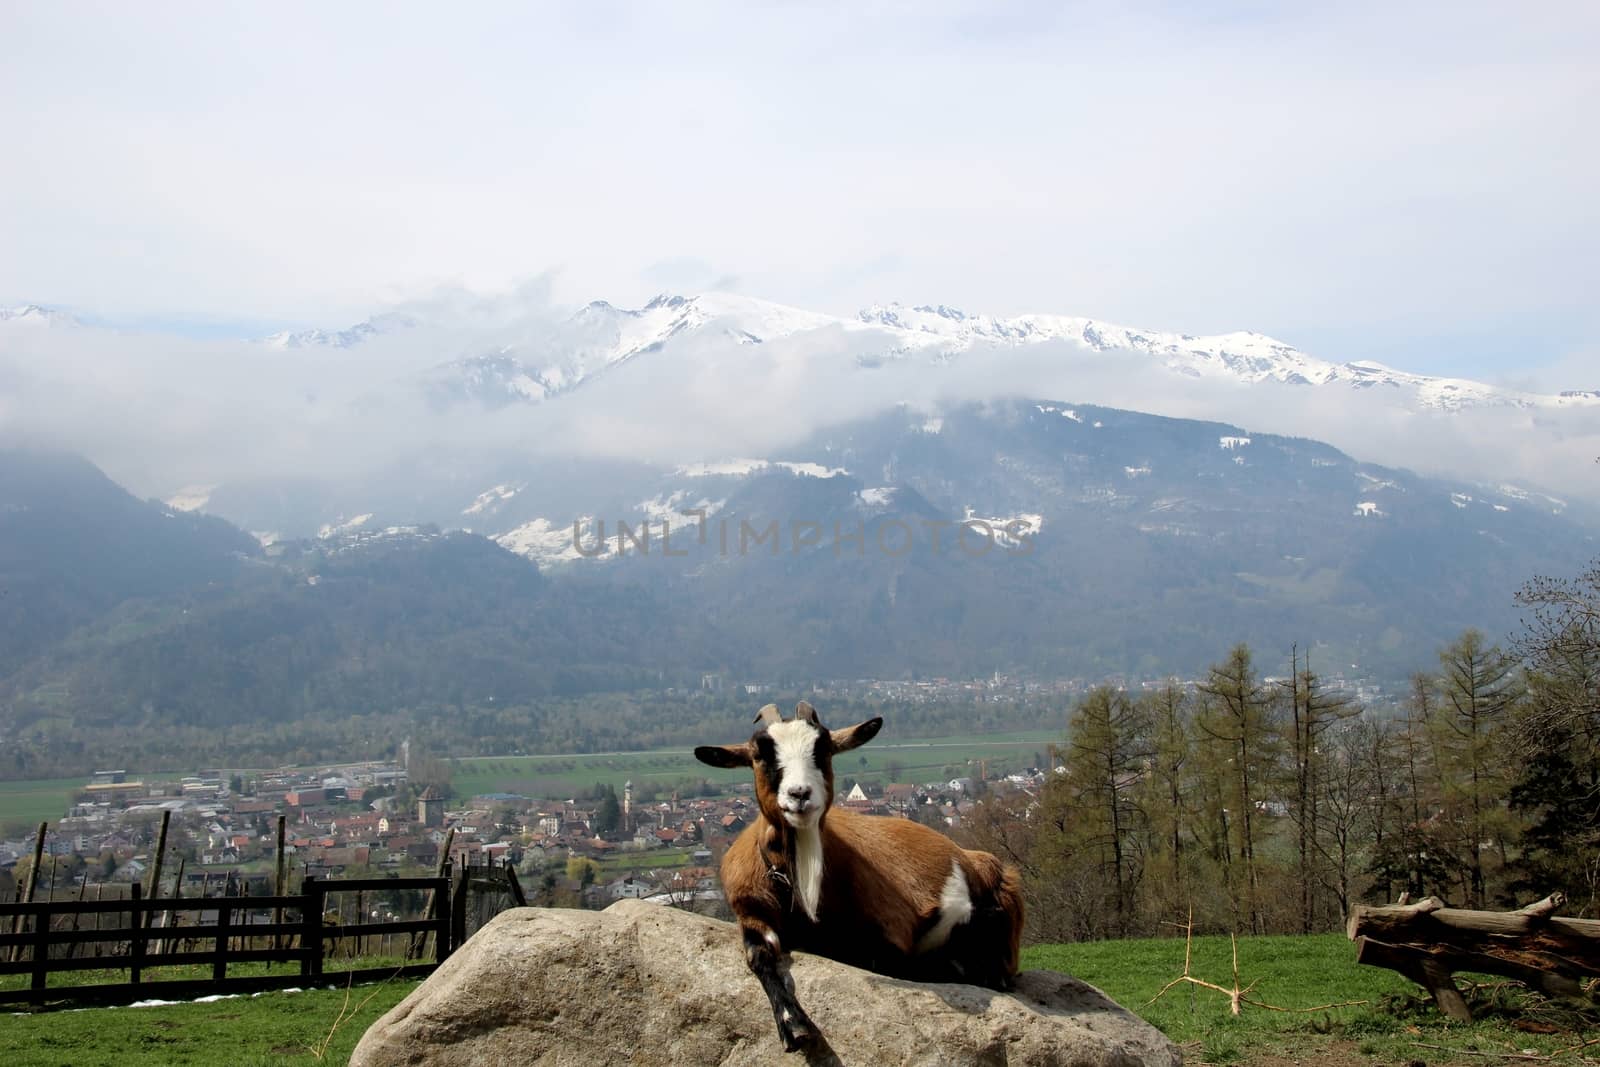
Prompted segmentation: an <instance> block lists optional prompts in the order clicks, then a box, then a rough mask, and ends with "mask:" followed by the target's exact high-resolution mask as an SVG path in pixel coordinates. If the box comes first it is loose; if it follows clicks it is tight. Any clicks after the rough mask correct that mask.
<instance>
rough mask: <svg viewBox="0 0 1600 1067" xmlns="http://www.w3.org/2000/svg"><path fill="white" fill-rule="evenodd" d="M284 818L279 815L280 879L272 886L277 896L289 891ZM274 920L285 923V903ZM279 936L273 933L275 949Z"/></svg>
mask: <svg viewBox="0 0 1600 1067" xmlns="http://www.w3.org/2000/svg"><path fill="white" fill-rule="evenodd" d="M284 818H285V816H282V815H280V816H278V879H277V881H276V882H274V883H273V886H272V895H273V896H275V897H281V896H287V895H288V893H289V886H288V879H287V878H286V877H284V871H283V823H284ZM272 921H273V922H274V923H275V924H277V925H278V926H282V925H283V905H282V904H280V905H278V909H277V911H276V912H275V913H274V914H273V916H272ZM278 937H279V935H278V934H273V935H272V947H273V948H274V949H276V948H277V947H278V945H279V941H278Z"/></svg>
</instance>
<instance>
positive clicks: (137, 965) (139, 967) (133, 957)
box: [128, 882, 144, 985]
mask: <svg viewBox="0 0 1600 1067" xmlns="http://www.w3.org/2000/svg"><path fill="white" fill-rule="evenodd" d="M128 889H129V891H130V892H131V893H132V894H133V896H132V901H133V906H132V908H131V909H130V911H131V912H132V918H133V921H132V922H131V923H129V925H130V926H131V927H133V943H132V944H131V945H129V946H128V949H129V957H130V959H129V961H128V972H129V974H128V978H129V981H130V983H131V984H133V985H138V984H139V973H140V972H141V971H143V970H144V909H143V908H141V907H140V906H139V902H140V900H141V899H142V898H143V897H144V887H142V886H141V885H139V883H138V882H134V883H133V884H132V885H131V886H129V887H128Z"/></svg>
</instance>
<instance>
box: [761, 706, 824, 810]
mask: <svg viewBox="0 0 1600 1067" xmlns="http://www.w3.org/2000/svg"><path fill="white" fill-rule="evenodd" d="M767 733H768V734H769V735H771V737H772V743H773V748H774V750H775V751H776V755H777V759H778V806H779V807H780V808H783V809H784V815H785V818H786V819H787V821H788V823H789V825H791V826H806V825H815V824H816V821H817V819H818V817H820V816H821V814H822V809H823V806H824V805H826V804H827V803H828V783H827V782H825V781H824V780H823V777H822V769H821V768H820V767H818V766H817V757H816V753H817V736H818V734H817V728H816V727H815V726H812V725H811V724H810V723H808V722H803V721H801V720H799V719H796V720H793V721H791V722H775V723H773V724H772V725H771V726H769V727H767ZM795 790H800V791H805V790H809V793H805V794H804V795H806V796H807V797H809V799H808V800H807V801H805V804H804V806H803V807H802V808H801V810H799V811H796V812H794V813H793V814H791V813H790V810H789V809H790V808H791V807H795V806H797V802H796V801H795V800H794V799H793V797H794V791H795Z"/></svg>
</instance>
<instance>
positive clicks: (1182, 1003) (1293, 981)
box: [1023, 934, 1600, 1067]
mask: <svg viewBox="0 0 1600 1067" xmlns="http://www.w3.org/2000/svg"><path fill="white" fill-rule="evenodd" d="M1183 952H1184V944H1183V941H1182V940H1181V939H1170V940H1169V939H1162V940H1140V941H1101V942H1095V943H1092V944H1081V945H1042V946H1037V947H1034V948H1030V949H1027V950H1026V951H1024V953H1023V966H1024V967H1025V968H1041V969H1048V970H1056V971H1063V972H1065V973H1068V974H1072V975H1075V976H1077V977H1079V978H1081V979H1083V980H1084V981H1086V982H1088V983H1090V984H1091V985H1094V986H1098V987H1099V988H1100V989H1102V990H1104V991H1105V992H1106V993H1107V994H1109V995H1110V996H1111V997H1112V999H1114V1000H1116V1001H1117V1002H1118V1003H1120V1004H1122V1005H1123V1006H1124V1007H1126V1008H1128V1009H1129V1010H1131V1011H1133V1012H1135V1013H1136V1014H1138V1015H1140V1016H1141V1017H1143V1018H1145V1019H1146V1020H1148V1021H1149V1022H1151V1023H1154V1024H1155V1025H1156V1026H1158V1027H1160V1029H1161V1030H1162V1031H1163V1032H1164V1033H1165V1034H1167V1036H1168V1037H1170V1038H1172V1040H1174V1041H1176V1042H1177V1043H1179V1044H1180V1045H1182V1046H1183V1047H1184V1054H1185V1062H1186V1063H1189V1064H1195V1063H1211V1064H1246V1065H1249V1064H1262V1065H1273V1067H1277V1065H1280V1064H1288V1063H1305V1064H1313V1063H1314V1064H1326V1065H1328V1067H1373V1065H1381V1064H1396V1065H1400V1064H1408V1063H1412V1062H1414V1061H1418V1060H1420V1061H1423V1062H1425V1063H1427V1064H1428V1065H1429V1067H1437V1065H1440V1064H1472V1063H1475V1064H1480V1065H1481V1064H1484V1063H1492V1062H1496V1060H1497V1058H1498V1056H1499V1054H1502V1053H1517V1052H1521V1051H1524V1050H1527V1051H1531V1052H1533V1053H1535V1054H1539V1055H1550V1054H1554V1053H1556V1052H1558V1051H1561V1050H1564V1049H1571V1048H1572V1046H1574V1045H1576V1044H1578V1043H1579V1042H1580V1041H1581V1040H1584V1039H1586V1038H1596V1037H1600V1030H1591V1031H1590V1032H1588V1033H1587V1034H1586V1035H1585V1036H1579V1035H1578V1034H1574V1033H1570V1032H1569V1033H1557V1034H1536V1033H1528V1032H1525V1031H1523V1030H1521V1029H1518V1028H1516V1026H1514V1025H1513V1023H1512V1020H1509V1019H1507V1018H1504V1017H1502V1018H1498V1019H1495V1018H1488V1019H1485V1020H1484V1021H1480V1022H1474V1023H1472V1024H1470V1025H1465V1026H1464V1025H1461V1024H1455V1023H1450V1022H1448V1021H1447V1020H1445V1019H1444V1017H1443V1016H1441V1015H1440V1014H1439V1013H1438V1012H1437V1011H1436V1010H1434V1008H1433V1007H1432V1003H1431V1001H1429V1002H1427V1007H1426V1008H1421V1007H1420V1005H1419V1004H1418V1002H1417V1000H1416V998H1417V997H1419V996H1421V995H1422V990H1421V989H1420V988H1419V987H1417V986H1415V985H1413V984H1411V983H1410V982H1408V981H1406V980H1405V979H1403V978H1401V977H1400V976H1399V975H1398V974H1395V973H1394V972H1393V971H1387V970H1382V969H1379V968H1375V967H1363V966H1360V965H1358V964H1357V963H1356V962H1355V946H1354V945H1353V944H1351V943H1350V942H1349V941H1348V940H1346V939H1345V937H1344V936H1343V935H1342V934H1321V935H1315V936H1311V937H1252V938H1244V939H1241V940H1240V942H1239V979H1240V984H1241V985H1245V986H1249V985H1250V984H1251V983H1252V982H1253V983H1255V985H1254V988H1252V989H1251V990H1250V992H1249V994H1248V995H1249V997H1251V998H1253V999H1254V1000H1257V1001H1259V1002H1261V1003H1265V1004H1270V1005H1274V1006H1276V1007H1279V1008H1289V1009H1297V1010H1295V1011H1290V1012H1278V1011H1272V1010H1269V1009H1266V1008H1261V1007H1253V1006H1251V1005H1249V1004H1246V1005H1245V1006H1244V1009H1243V1013H1242V1014H1241V1015H1239V1016H1237V1017H1235V1016H1233V1015H1232V1014H1230V1012H1229V1008H1228V998H1227V997H1226V996H1225V995H1223V994H1221V993H1218V992H1215V991H1213V990H1209V989H1201V988H1199V987H1196V986H1192V985H1190V984H1188V983H1182V984H1179V985H1177V986H1174V987H1173V988H1172V989H1170V990H1168V991H1167V992H1166V993H1165V994H1164V995H1163V996H1161V998H1160V999H1159V1000H1154V998H1155V997H1156V995H1157V994H1158V993H1160V992H1161V988H1162V986H1164V985H1166V984H1167V983H1168V982H1170V981H1172V980H1173V979H1174V978H1176V977H1178V976H1179V975H1181V974H1182V973H1183ZM1230 952H1231V948H1230V943H1229V940H1228V938H1226V937H1196V938H1195V939H1194V957H1193V962H1192V964H1191V968H1190V973H1191V974H1192V975H1193V976H1194V977H1196V978H1201V979H1204V980H1206V981H1208V982H1212V983H1215V984H1216V985H1220V986H1224V987H1231V986H1232V985H1233V971H1232V962H1231V960H1230ZM1484 981H1485V982H1487V981H1490V979H1488V978H1484ZM1152 1000H1154V1003H1152ZM1353 1001H1364V1002H1365V1003H1361V1004H1352V1003H1350V1002H1353ZM1333 1004H1340V1005H1346V1006H1342V1007H1327V1008H1323V1007H1322V1006H1324V1005H1333ZM1313 1008H1320V1009H1321V1010H1316V1011H1307V1010H1306V1009H1313ZM1396 1008H1399V1009H1400V1010H1399V1011H1398V1012H1397V1011H1396V1010H1395V1009H1396ZM1429 1046H1433V1047H1429ZM1447 1050H1448V1051H1447ZM1590 1051H1591V1052H1593V1053H1595V1054H1596V1057H1597V1059H1600V1045H1596V1046H1594V1047H1593V1048H1592V1049H1591V1050H1590ZM1499 1062H1510V1061H1505V1060H1500V1061H1499ZM1557 1062H1558V1063H1561V1062H1565V1063H1573V1064H1578V1063H1583V1062H1585V1061H1583V1060H1581V1059H1578V1058H1577V1056H1576V1055H1575V1054H1569V1055H1567V1056H1563V1057H1562V1058H1561V1059H1559V1060H1557ZM1590 1062H1593V1061H1590Z"/></svg>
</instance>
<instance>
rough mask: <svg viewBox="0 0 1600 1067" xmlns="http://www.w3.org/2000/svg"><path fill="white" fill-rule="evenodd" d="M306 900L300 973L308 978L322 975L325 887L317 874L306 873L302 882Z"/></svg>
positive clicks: (302, 909) (302, 919) (301, 911)
mask: <svg viewBox="0 0 1600 1067" xmlns="http://www.w3.org/2000/svg"><path fill="white" fill-rule="evenodd" d="M300 892H301V895H302V896H303V897H304V898H305V902H304V903H303V904H301V906H300V922H301V934H300V951H301V952H303V953H305V955H304V957H303V958H302V959H301V960H300V973H301V975H303V976H304V977H306V978H308V979H313V980H315V979H318V978H321V977H322V897H323V888H322V886H321V884H320V883H318V881H317V879H316V876H315V875H310V874H308V875H306V877H305V881H303V882H302V883H301V884H300Z"/></svg>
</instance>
